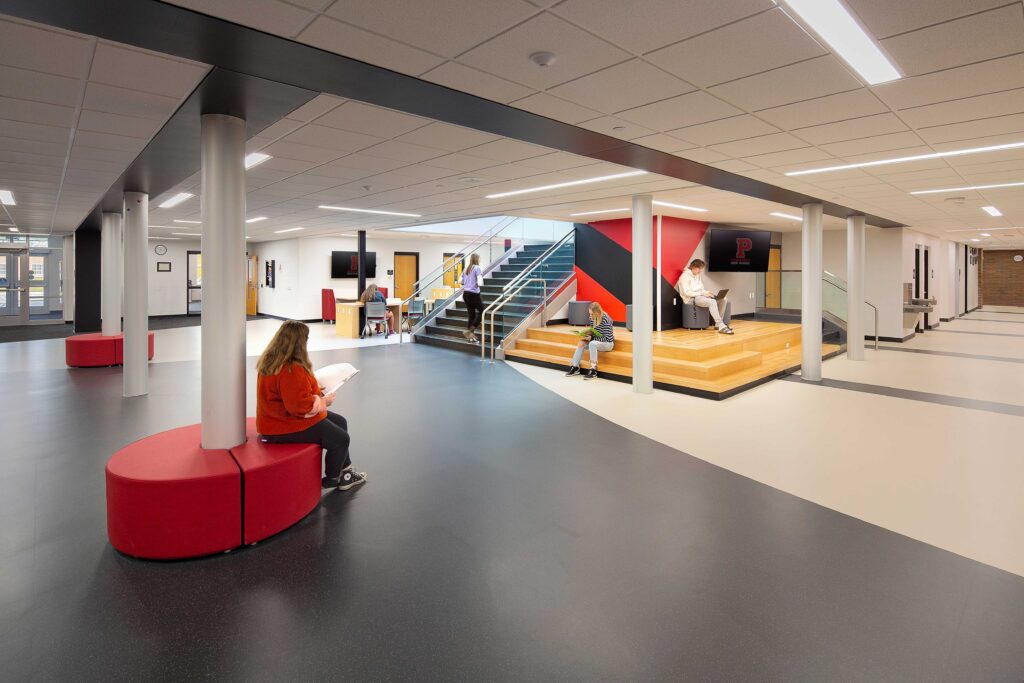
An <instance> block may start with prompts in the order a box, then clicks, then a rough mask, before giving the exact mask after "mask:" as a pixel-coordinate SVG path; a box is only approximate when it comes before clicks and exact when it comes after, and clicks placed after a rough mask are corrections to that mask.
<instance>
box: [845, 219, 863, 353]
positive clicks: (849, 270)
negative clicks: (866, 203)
mask: <svg viewBox="0 0 1024 683" xmlns="http://www.w3.org/2000/svg"><path fill="white" fill-rule="evenodd" d="M864 305H865V304H864V216H849V217H847V219H846V357H847V358H849V359H850V360H864V336H865V332H866V327H865V325H864V314H865V312H866V311H865V310H864Z"/></svg>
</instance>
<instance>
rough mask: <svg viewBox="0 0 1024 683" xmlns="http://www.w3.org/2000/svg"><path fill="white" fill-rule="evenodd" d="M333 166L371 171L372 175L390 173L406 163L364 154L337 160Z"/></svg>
mask: <svg viewBox="0 0 1024 683" xmlns="http://www.w3.org/2000/svg"><path fill="white" fill-rule="evenodd" d="M334 164H336V165H337V166H344V167H347V168H353V169H361V170H366V171H371V172H372V173H383V172H384V171H391V170H393V169H396V168H399V167H401V166H408V163H406V162H403V161H396V160H394V159H385V158H383V157H376V156H368V155H367V154H364V153H358V154H349V155H348V156H345V157H342V158H341V159H338V160H337V161H336V162H334ZM334 164H332V165H334Z"/></svg>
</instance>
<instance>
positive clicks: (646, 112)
mask: <svg viewBox="0 0 1024 683" xmlns="http://www.w3.org/2000/svg"><path fill="white" fill-rule="evenodd" d="M741 113H742V112H741V111H740V110H739V109H737V108H736V107H734V106H732V105H731V104H728V103H726V102H723V101H722V100H720V99H718V98H717V97H714V96H712V95H709V94H708V93H706V92H703V91H700V92H693V93H689V94H686V95H680V96H679V97H673V98H671V99H668V100H664V101H663V102H655V103H654V104H648V105H646V106H643V107H638V108H636V109H630V110H628V111H624V112H622V113H620V114H619V117H620V118H623V119H625V120H627V121H632V122H633V123H637V124H639V125H641V126H647V127H648V128H651V129H653V130H655V131H660V132H666V131H670V130H674V129H677V128H683V127H685V126H693V125H697V124H699V123H706V122H708V121H715V120H717V119H724V118H726V117H727V116H735V115H737V114H741Z"/></svg>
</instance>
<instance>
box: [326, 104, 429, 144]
mask: <svg viewBox="0 0 1024 683" xmlns="http://www.w3.org/2000/svg"><path fill="white" fill-rule="evenodd" d="M316 123H317V125H320V126H329V127H331V128H341V129H342V130H350V131H353V132H355V133H363V134H365V135H375V136H377V137H380V138H386V139H390V138H394V137H398V136H399V135H402V134H403V133H408V132H409V131H413V130H416V129H417V128H420V127H422V126H425V125H427V124H428V123H430V119H425V118H422V117H419V116H412V115H411V114H403V113H401V112H397V111H392V110H390V109H384V108H383V107H374V106H371V105H369V104H363V103H362V102H353V101H349V102H346V103H345V104H343V105H342V106H340V107H338V108H337V109H334V110H333V111H330V112H328V113H326V114H324V115H323V116H321V117H320V118H318V119H316Z"/></svg>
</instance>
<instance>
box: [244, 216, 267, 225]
mask: <svg viewBox="0 0 1024 683" xmlns="http://www.w3.org/2000/svg"><path fill="white" fill-rule="evenodd" d="M265 220H267V217H266V216H256V217H255V218H247V219H246V220H245V222H246V223H259V222H260V221H265Z"/></svg>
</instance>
